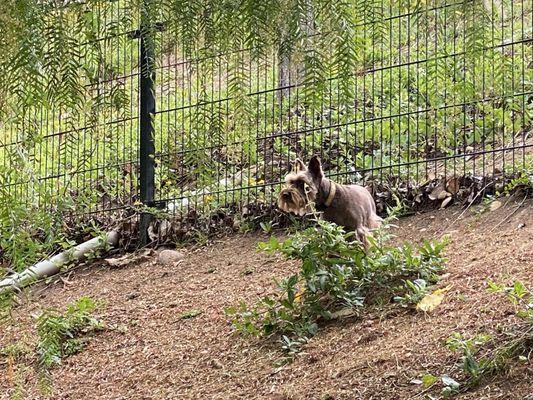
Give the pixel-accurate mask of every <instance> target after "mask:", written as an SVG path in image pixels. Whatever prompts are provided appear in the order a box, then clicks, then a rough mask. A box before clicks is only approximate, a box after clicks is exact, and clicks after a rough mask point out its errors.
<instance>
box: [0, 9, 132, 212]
mask: <svg viewBox="0 0 533 400" xmlns="http://www.w3.org/2000/svg"><path fill="white" fill-rule="evenodd" d="M80 6H83V7H85V9H84V16H85V18H86V23H87V24H88V25H90V26H91V28H92V29H91V30H90V31H91V32H92V33H91V34H90V35H89V34H87V35H81V34H80V33H79V32H78V31H77V30H76V28H75V24H74V14H73V15H72V16H71V19H70V20H71V21H73V23H72V26H62V27H60V28H59V27H57V26H56V25H54V17H55V16H56V15H57V16H58V20H59V15H60V14H61V13H62V14H61V18H62V19H61V21H69V18H68V13H69V12H70V11H69V10H70V9H69V8H68V7H66V8H63V9H62V8H60V7H58V9H57V10H54V11H50V13H49V15H50V23H49V26H48V27H47V32H48V43H47V46H50V47H51V48H52V50H53V53H54V54H55V55H56V56H57V57H58V58H59V59H61V58H62V57H63V58H64V60H65V63H64V65H63V67H62V70H61V71H59V73H58V74H57V75H58V76H60V77H61V79H60V80H58V81H57V82H52V83H51V84H50V86H49V87H48V88H47V90H48V91H49V93H50V96H49V100H48V102H45V103H44V104H43V102H38V103H37V102H36V103H35V104H31V102H28V107H27V108H26V109H24V110H19V113H18V114H17V115H14V116H13V118H12V119H11V120H8V121H3V122H4V124H3V125H1V126H0V165H2V166H3V171H5V173H3V174H2V175H3V176H2V182H1V186H2V190H3V198H4V200H5V201H8V200H7V198H9V197H11V198H12V199H13V204H17V205H20V204H23V205H25V206H31V207H35V208H36V209H45V210H48V211H50V212H51V214H53V212H54V211H56V212H57V213H55V215H56V216H57V217H60V216H61V215H62V214H63V212H68V213H69V214H71V215H87V214H94V213H99V215H104V212H111V211H113V210H116V209H120V208H123V207H125V206H128V205H131V204H132V203H133V202H134V201H135V197H136V196H137V187H138V184H137V174H138V161H137V160H138V147H139V145H138V121H137V120H138V86H139V83H138V81H139V70H138V64H139V50H138V41H137V40H134V39H132V36H131V33H130V32H131V30H132V29H133V28H134V27H137V26H138V17H137V16H135V15H131V14H130V12H129V11H127V9H126V8H125V7H124V2H122V1H116V2H113V3H112V4H111V5H105V7H104V5H103V4H102V5H99V4H98V3H91V4H88V5H80ZM100 6H101V7H100ZM65 15H67V16H66V17H65ZM56 28H57V29H56ZM69 63H70V64H69ZM50 64H52V62H50ZM42 68H43V69H44V68H46V65H45V66H43V67H42ZM80 69H81V70H80ZM21 79H22V78H21ZM37 79H38V76H35V80H36V81H37ZM80 81H81V82H80ZM80 83H81V85H82V87H83V90H82V91H81V92H80V91H79V90H78V89H76V90H72V92H74V94H73V93H71V91H70V89H71V88H72V87H76V88H78V87H79V86H80ZM62 88H64V94H65V95H62V93H61V90H62ZM69 96H70V97H74V96H79V97H80V98H81V100H79V99H74V98H72V99H70V100H69ZM56 98H57V99H61V102H57V101H56ZM21 169H22V170H21Z"/></svg>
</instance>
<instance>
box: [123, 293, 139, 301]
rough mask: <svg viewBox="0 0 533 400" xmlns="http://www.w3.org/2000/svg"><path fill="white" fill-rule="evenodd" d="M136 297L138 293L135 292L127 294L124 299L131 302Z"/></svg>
mask: <svg viewBox="0 0 533 400" xmlns="http://www.w3.org/2000/svg"><path fill="white" fill-rule="evenodd" d="M137 297H139V293H135V292H133V293H129V294H128V295H127V296H126V298H127V299H128V300H133V299H136V298H137Z"/></svg>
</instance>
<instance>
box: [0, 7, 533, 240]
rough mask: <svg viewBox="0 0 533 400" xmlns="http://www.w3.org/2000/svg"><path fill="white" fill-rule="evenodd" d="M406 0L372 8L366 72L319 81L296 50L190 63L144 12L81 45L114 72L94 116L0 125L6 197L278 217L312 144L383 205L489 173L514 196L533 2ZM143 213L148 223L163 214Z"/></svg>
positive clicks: (99, 209) (524, 159)
mask: <svg viewBox="0 0 533 400" xmlns="http://www.w3.org/2000/svg"><path fill="white" fill-rule="evenodd" d="M118 3H119V2H118ZM402 3H404V2H400V3H398V4H396V3H394V2H384V1H382V2H381V3H380V2H375V10H373V13H372V15H373V19H372V20H369V21H365V20H363V21H362V22H361V24H360V25H358V26H356V33H357V35H356V40H357V41H358V44H359V45H360V47H361V49H362V50H361V54H359V57H358V60H356V66H357V72H356V73H355V74H354V76H352V77H339V76H335V74H334V73H333V71H332V73H331V74H329V75H327V76H322V77H321V78H320V79H319V80H315V81H309V80H308V79H306V78H305V77H306V76H307V75H306V73H305V72H306V71H305V69H306V68H309V65H307V64H306V63H305V62H304V61H303V58H302V57H299V56H298V55H293V56H288V55H280V54H278V53H277V52H273V54H272V55H271V57H267V58H262V59H260V60H259V61H258V60H256V59H255V57H253V49H245V48H243V49H242V50H241V51H237V52H232V53H226V54H213V55H212V56H210V57H201V58H192V59H191V58H188V59H187V58H185V57H184V56H183V55H184V54H186V53H187V52H186V51H185V49H183V48H181V46H180V44H179V43H177V42H176V40H175V37H174V36H173V35H172V33H171V32H167V31H165V30H164V29H159V30H158V31H157V33H156V35H157V36H158V37H157V40H156V41H155V42H156V43H157V51H156V52H155V53H154V54H157V56H154V54H152V53H150V52H151V51H153V49H150V47H147V46H146V41H147V40H149V39H153V38H146V37H144V36H143V33H142V30H141V31H136V28H137V27H138V24H139V23H140V21H138V19H137V18H131V21H132V22H131V30H129V31H128V32H124V33H117V34H114V35H112V36H111V37H102V38H99V39H97V40H96V41H94V42H90V43H86V44H83V45H82V51H81V52H80V53H81V54H82V56H83V57H98V62H99V65H100V70H99V71H98V73H97V74H96V76H97V79H95V81H93V82H88V84H87V100H86V104H84V107H83V112H79V113H77V114H76V115H69V114H68V113H64V112H59V111H55V110H54V109H53V108H51V109H50V110H43V111H42V112H41V113H38V114H36V115H31V116H28V119H27V121H17V123H16V124H10V123H5V124H4V125H2V126H0V132H1V136H0V137H1V139H2V140H1V142H0V163H3V166H4V169H5V170H6V171H8V170H9V169H10V168H13V167H14V165H18V164H15V163H16V161H17V160H18V159H19V158H24V159H25V160H27V162H26V163H25V164H24V165H26V167H25V168H26V169H27V171H25V173H24V174H20V173H19V174H17V175H16V177H15V175H13V176H12V177H11V178H10V176H11V175H9V174H8V175H7V177H5V178H4V180H3V182H2V190H3V191H4V192H5V193H8V194H9V195H10V196H14V197H24V198H25V199H27V200H28V201H33V202H38V203H40V204H41V203H42V205H43V206H48V207H49V206H52V207H55V210H56V211H58V212H62V211H67V212H73V210H74V212H75V213H77V214H80V215H92V216H94V218H103V217H102V216H106V215H108V216H110V215H113V216H114V217H113V218H118V217H119V216H121V217H124V216H127V215H133V214H136V212H137V211H139V209H140V208H139V207H141V205H147V206H149V207H153V208H156V209H159V210H162V211H164V212H166V213H169V214H171V215H173V216H174V217H176V218H177V219H178V220H182V221H183V220H186V221H188V223H189V224H190V225H191V226H192V225H194V224H195V223H199V222H198V221H206V220H207V221H213V215H215V216H216V218H215V220H217V222H216V223H215V224H217V223H220V224H223V225H224V224H226V225H232V224H234V222H235V218H237V217H238V218H242V217H243V216H252V217H253V216H255V215H259V214H262V213H263V214H264V213H265V212H267V211H268V210H271V209H272V206H273V205H274V204H275V200H276V195H277V192H278V190H279V188H280V186H281V184H282V181H283V177H284V175H285V174H286V173H287V172H288V170H289V168H290V164H291V161H294V159H295V158H296V157H300V158H302V159H304V160H307V159H308V158H309V157H310V156H311V155H312V154H320V156H321V158H322V161H323V167H324V169H325V171H326V174H327V175H328V176H329V177H331V178H332V179H334V180H336V181H338V182H340V183H348V182H350V183H360V184H366V185H370V186H372V188H373V190H374V194H375V195H376V200H377V201H378V206H380V207H381V208H383V206H384V203H386V202H387V201H389V200H390V199H391V198H392V197H393V195H394V194H398V195H401V196H404V198H406V199H408V200H409V201H411V202H412V203H413V204H416V203H417V202H418V203H421V202H433V203H434V204H435V206H441V205H443V201H446V204H448V203H450V200H447V199H448V197H449V198H450V199H453V201H455V200H457V199H461V198H466V199H470V200H472V191H471V190H470V191H466V192H462V190H466V189H468V188H471V187H472V186H473V185H476V180H477V181H479V182H480V183H478V186H480V187H482V188H483V189H486V188H487V187H488V186H489V185H487V182H488V180H487V179H495V178H497V179H500V181H499V185H500V186H498V187H496V186H493V188H492V189H493V191H494V190H497V189H500V190H501V188H502V185H504V184H505V182H506V179H507V178H506V177H512V176H516V174H517V173H520V171H522V170H523V169H524V168H526V166H527V165H531V163H532V159H531V153H533V138H532V137H531V125H532V118H533V69H532V67H533V19H532V14H533V2H532V1H531V0H515V1H512V0H484V1H466V0H465V1H451V0H449V1H439V2H435V1H434V2H431V1H427V2H421V1H419V2H411V3H412V4H411V3H409V4H407V2H405V4H402ZM120 13H121V9H120V7H117V8H116V9H114V10H111V11H106V15H104V16H102V18H107V19H110V20H112V19H113V18H116V19H120V18H123V16H122V15H121V14H120ZM163 26H164V25H163ZM310 35H311V36H313V35H315V36H317V37H318V36H319V35H318V34H314V33H313V32H310ZM317 40H319V39H317ZM95 43H97V45H96V44H95ZM143 43H144V44H143ZM307 51H308V52H313V49H307ZM315 55H316V54H315ZM152 57H156V58H155V60H153V59H152ZM153 61H155V62H153ZM141 71H142V72H141ZM153 77H155V79H153V80H152V78H153ZM343 79H349V82H350V84H351V85H352V90H351V97H350V96H348V98H349V100H347V99H346V96H345V95H344V94H343V93H342V91H341V90H340V87H341V85H340V81H341V80H343ZM102 104H104V105H109V104H111V105H112V106H114V107H103V106H102ZM19 172H20V171H19ZM21 177H25V178H24V179H22V178H21ZM478 189H479V188H478ZM478 191H479V190H478ZM32 193H38V195H34V194H32ZM476 193H477V192H476ZM65 198H69V199H72V201H73V202H74V203H75V204H67V205H65V204H64V203H65ZM380 199H381V200H382V201H380ZM382 203H383V204H382ZM60 204H61V206H60ZM141 208H142V207H141ZM141 211H142V216H143V217H142V218H141V233H142V232H146V231H147V229H148V227H149V225H150V223H151V221H152V215H153V212H152V211H149V210H145V209H143V210H141ZM204 217H205V218H204ZM217 218H218V219H217ZM207 224H208V225H210V224H211V222H207ZM159 228H160V230H161V226H159ZM148 230H149V229H148ZM152 231H153V227H152ZM153 235H154V234H153V232H152V234H151V236H150V235H144V237H142V240H143V241H144V242H146V241H149V240H150V239H154V236H153ZM141 236H142V235H141Z"/></svg>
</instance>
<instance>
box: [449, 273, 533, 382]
mask: <svg viewBox="0 0 533 400" xmlns="http://www.w3.org/2000/svg"><path fill="white" fill-rule="evenodd" d="M488 285H489V289H488V290H489V291H490V292H492V293H497V294H504V295H505V296H506V297H507V299H508V300H509V301H510V302H511V303H512V304H513V307H514V308H515V314H516V316H517V318H518V319H517V320H516V321H512V322H508V323H506V324H504V325H500V326H498V329H497V330H498V332H497V334H496V335H488V334H485V333H481V334H477V335H475V336H473V337H467V336H466V335H464V334H461V333H454V334H453V335H452V337H451V338H450V339H449V340H448V341H447V343H446V344H447V346H448V348H449V349H451V350H452V351H454V352H457V353H459V354H460V360H459V365H460V368H461V370H462V371H463V373H464V376H465V379H464V382H463V383H462V385H461V386H462V389H461V390H468V389H470V388H472V387H475V386H477V385H479V384H480V383H481V382H482V381H483V380H485V379H487V378H489V377H491V376H493V375H495V374H498V373H501V372H503V371H505V370H507V369H508V368H509V367H510V366H511V365H512V364H513V363H515V364H516V363H531V361H532V360H531V359H530V357H531V353H532V351H533V292H532V291H531V289H530V288H528V287H526V286H525V285H524V284H523V283H522V282H520V281H515V282H513V283H512V285H510V286H505V285H499V284H496V283H494V282H492V281H489V283H488Z"/></svg>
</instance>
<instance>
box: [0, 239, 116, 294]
mask: <svg viewBox="0 0 533 400" xmlns="http://www.w3.org/2000/svg"><path fill="white" fill-rule="evenodd" d="M118 239H119V233H118V232H116V231H111V232H108V233H107V234H106V235H105V237H95V238H93V239H91V240H88V241H86V242H84V243H81V244H79V245H77V246H75V247H73V248H71V249H68V250H65V251H64V252H62V253H59V254H58V255H55V256H53V257H52V258H50V259H49V260H44V261H41V262H38V263H37V264H35V265H32V266H31V267H29V268H27V269H25V270H24V271H22V272H20V273H16V274H14V275H11V276H9V277H7V278H5V279H3V280H2V281H0V294H2V293H5V292H9V291H12V290H16V289H20V288H23V287H24V286H27V285H29V284H30V283H32V282H35V281H36V280H38V279H41V278H46V277H48V276H51V275H55V274H57V273H58V272H59V271H61V267H63V266H64V265H65V264H67V263H69V262H71V261H77V260H80V259H82V258H84V257H85V256H87V255H88V254H89V253H90V252H93V251H97V250H102V249H105V248H106V246H108V245H109V246H111V247H115V246H116V245H117V244H118Z"/></svg>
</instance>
